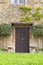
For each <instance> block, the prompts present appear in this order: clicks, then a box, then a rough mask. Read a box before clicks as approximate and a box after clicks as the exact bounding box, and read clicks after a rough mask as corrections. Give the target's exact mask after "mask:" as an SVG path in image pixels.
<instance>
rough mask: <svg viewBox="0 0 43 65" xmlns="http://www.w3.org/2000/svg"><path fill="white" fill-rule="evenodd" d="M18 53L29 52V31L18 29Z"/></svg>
mask: <svg viewBox="0 0 43 65" xmlns="http://www.w3.org/2000/svg"><path fill="white" fill-rule="evenodd" d="M15 48H16V49H15V51H16V52H29V29H28V28H16V44H15Z"/></svg>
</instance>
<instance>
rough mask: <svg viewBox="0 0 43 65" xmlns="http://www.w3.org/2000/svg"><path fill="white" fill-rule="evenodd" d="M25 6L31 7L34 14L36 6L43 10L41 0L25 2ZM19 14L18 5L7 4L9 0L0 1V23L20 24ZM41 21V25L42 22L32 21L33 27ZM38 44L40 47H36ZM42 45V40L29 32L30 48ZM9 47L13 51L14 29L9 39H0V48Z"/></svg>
mask: <svg viewBox="0 0 43 65" xmlns="http://www.w3.org/2000/svg"><path fill="white" fill-rule="evenodd" d="M25 5H26V6H30V7H32V8H33V12H34V8H35V7H37V6H42V8H43V0H26V3H25ZM42 12H43V11H42ZM21 13H22V12H21V11H20V10H19V5H18V4H16V5H13V4H10V3H9V0H0V23H18V22H20V20H19V19H20V17H21ZM41 21H42V23H43V20H40V21H36V22H35V21H34V25H36V24H39V23H41ZM41 40H42V41H41ZM38 44H40V45H39V46H38ZM42 45H43V38H34V37H33V35H32V32H30V46H35V47H42ZM9 46H12V47H13V50H14V51H15V28H14V29H13V31H12V35H11V36H10V37H7V38H0V47H2V48H7V49H8V47H9Z"/></svg>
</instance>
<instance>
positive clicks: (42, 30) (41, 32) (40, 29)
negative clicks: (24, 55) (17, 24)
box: [31, 24, 43, 36]
mask: <svg viewBox="0 0 43 65" xmlns="http://www.w3.org/2000/svg"><path fill="white" fill-rule="evenodd" d="M31 30H32V34H33V35H34V36H43V25H42V24H41V25H35V26H32V27H31Z"/></svg>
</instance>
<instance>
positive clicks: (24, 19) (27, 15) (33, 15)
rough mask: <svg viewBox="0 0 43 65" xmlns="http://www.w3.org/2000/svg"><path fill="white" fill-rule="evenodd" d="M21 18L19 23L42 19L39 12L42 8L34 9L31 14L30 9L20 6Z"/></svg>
mask: <svg viewBox="0 0 43 65" xmlns="http://www.w3.org/2000/svg"><path fill="white" fill-rule="evenodd" d="M20 9H21V10H22V12H23V13H22V17H21V18H20V21H21V22H27V21H28V22H29V21H30V20H40V19H42V18H43V13H42V12H41V10H42V7H39V6H38V7H37V8H35V11H34V12H32V8H31V7H26V6H21V7H20ZM27 19H28V20H27Z"/></svg>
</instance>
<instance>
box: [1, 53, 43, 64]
mask: <svg viewBox="0 0 43 65" xmlns="http://www.w3.org/2000/svg"><path fill="white" fill-rule="evenodd" d="M0 65H43V53H28V54H26V53H21V54H20V53H18V54H17V53H0Z"/></svg>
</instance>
